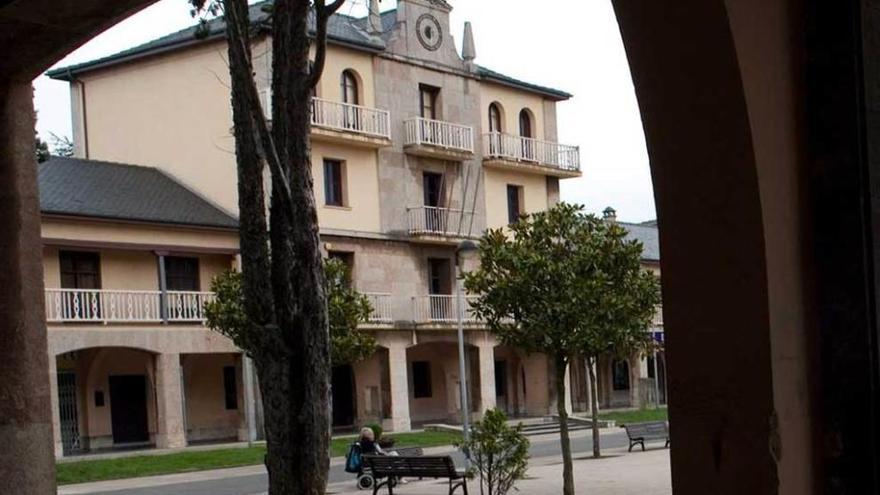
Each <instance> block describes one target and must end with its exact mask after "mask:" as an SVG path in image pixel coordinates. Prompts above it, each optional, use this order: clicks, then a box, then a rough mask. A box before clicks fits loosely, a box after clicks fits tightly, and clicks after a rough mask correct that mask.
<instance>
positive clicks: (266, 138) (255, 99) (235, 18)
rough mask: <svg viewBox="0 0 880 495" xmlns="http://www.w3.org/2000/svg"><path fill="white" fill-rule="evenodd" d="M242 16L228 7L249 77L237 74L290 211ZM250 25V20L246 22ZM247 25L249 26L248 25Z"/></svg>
mask: <svg viewBox="0 0 880 495" xmlns="http://www.w3.org/2000/svg"><path fill="white" fill-rule="evenodd" d="M240 15H241V14H240V13H239V12H238V11H237V9H236V8H235V5H227V8H226V17H227V26H228V27H229V28H231V29H230V33H229V34H230V36H229V43H230V46H231V48H232V50H231V52H232V54H233V56H235V58H236V62H237V65H238V66H239V67H247V68H248V70H247V75H246V76H242V75H241V73H238V74H236V77H238V78H239V79H240V82H241V83H242V85H243V86H244V88H245V95H246V97H247V108H249V109H250V112H251V119H252V120H253V122H254V127H255V128H256V133H257V137H258V138H259V141H260V148H261V149H262V151H263V158H264V159H265V160H266V163H267V164H268V165H269V171H270V172H271V174H272V180H273V182H277V183H278V185H279V186H280V187H279V191H281V196H282V201H283V202H284V204H285V206H286V207H287V208H288V209H291V210H292V208H293V194H292V193H291V191H290V181H289V180H288V178H287V174H285V173H284V168H283V167H282V166H281V159H280V158H279V157H278V151H277V150H276V148H275V142H274V140H273V139H272V133H271V132H270V130H269V125H268V123H267V122H266V116H265V113H264V111H263V105H262V103H260V93H259V91H258V90H257V84H256V82H254V78H253V64H252V63H251V56H250V47H249V46H248V43H247V33H242V32H241V26H242V23H241V17H239V16H240ZM246 22H249V20H246ZM245 25H246V24H245Z"/></svg>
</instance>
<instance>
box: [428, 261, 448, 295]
mask: <svg viewBox="0 0 880 495" xmlns="http://www.w3.org/2000/svg"><path fill="white" fill-rule="evenodd" d="M450 264H451V263H450V262H449V260H448V259H446V258H428V294H432V295H446V294H451V293H452V288H451V285H452V284H451V280H450V278H451V272H450V269H449V268H450V266H449V265H450Z"/></svg>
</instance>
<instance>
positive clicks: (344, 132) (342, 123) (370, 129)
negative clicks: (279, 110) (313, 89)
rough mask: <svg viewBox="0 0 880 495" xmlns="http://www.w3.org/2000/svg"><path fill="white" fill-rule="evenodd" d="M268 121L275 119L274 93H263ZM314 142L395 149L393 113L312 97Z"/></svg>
mask: <svg viewBox="0 0 880 495" xmlns="http://www.w3.org/2000/svg"><path fill="white" fill-rule="evenodd" d="M260 99H261V100H262V101H261V103H262V105H263V112H264V114H265V116H266V119H267V120H269V121H271V120H272V92H271V90H269V89H264V90H262V91H260ZM312 139H314V140H315V141H326V142H331V143H346V144H352V145H355V146H363V147H366V148H381V147H383V146H391V113H390V112H388V111H387V110H379V109H377V108H370V107H364V106H360V105H352V104H349V103H341V102H338V101H330V100H325V99H322V98H312Z"/></svg>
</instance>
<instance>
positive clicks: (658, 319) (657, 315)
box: [651, 306, 663, 327]
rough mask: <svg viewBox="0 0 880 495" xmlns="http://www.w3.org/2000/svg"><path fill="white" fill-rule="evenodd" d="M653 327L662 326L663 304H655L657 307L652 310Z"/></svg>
mask: <svg viewBox="0 0 880 495" xmlns="http://www.w3.org/2000/svg"><path fill="white" fill-rule="evenodd" d="M651 323H653V324H654V326H655V327H662V326H663V306H657V309H656V310H655V311H654V319H653V320H652V321H651Z"/></svg>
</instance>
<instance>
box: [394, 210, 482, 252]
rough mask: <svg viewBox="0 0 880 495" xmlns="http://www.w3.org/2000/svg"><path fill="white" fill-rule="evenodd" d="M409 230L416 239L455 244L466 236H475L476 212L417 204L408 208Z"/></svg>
mask: <svg viewBox="0 0 880 495" xmlns="http://www.w3.org/2000/svg"><path fill="white" fill-rule="evenodd" d="M406 213H407V231H408V232H409V235H410V236H412V237H413V239H414V240H418V241H424V242H431V243H437V242H439V243H441V244H455V243H457V242H458V241H459V240H461V239H464V238H475V237H476V236H475V235H473V234H472V232H473V222H474V214H473V212H470V211H462V210H458V209H452V208H439V207H435V206H415V207H411V208H407V209H406Z"/></svg>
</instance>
